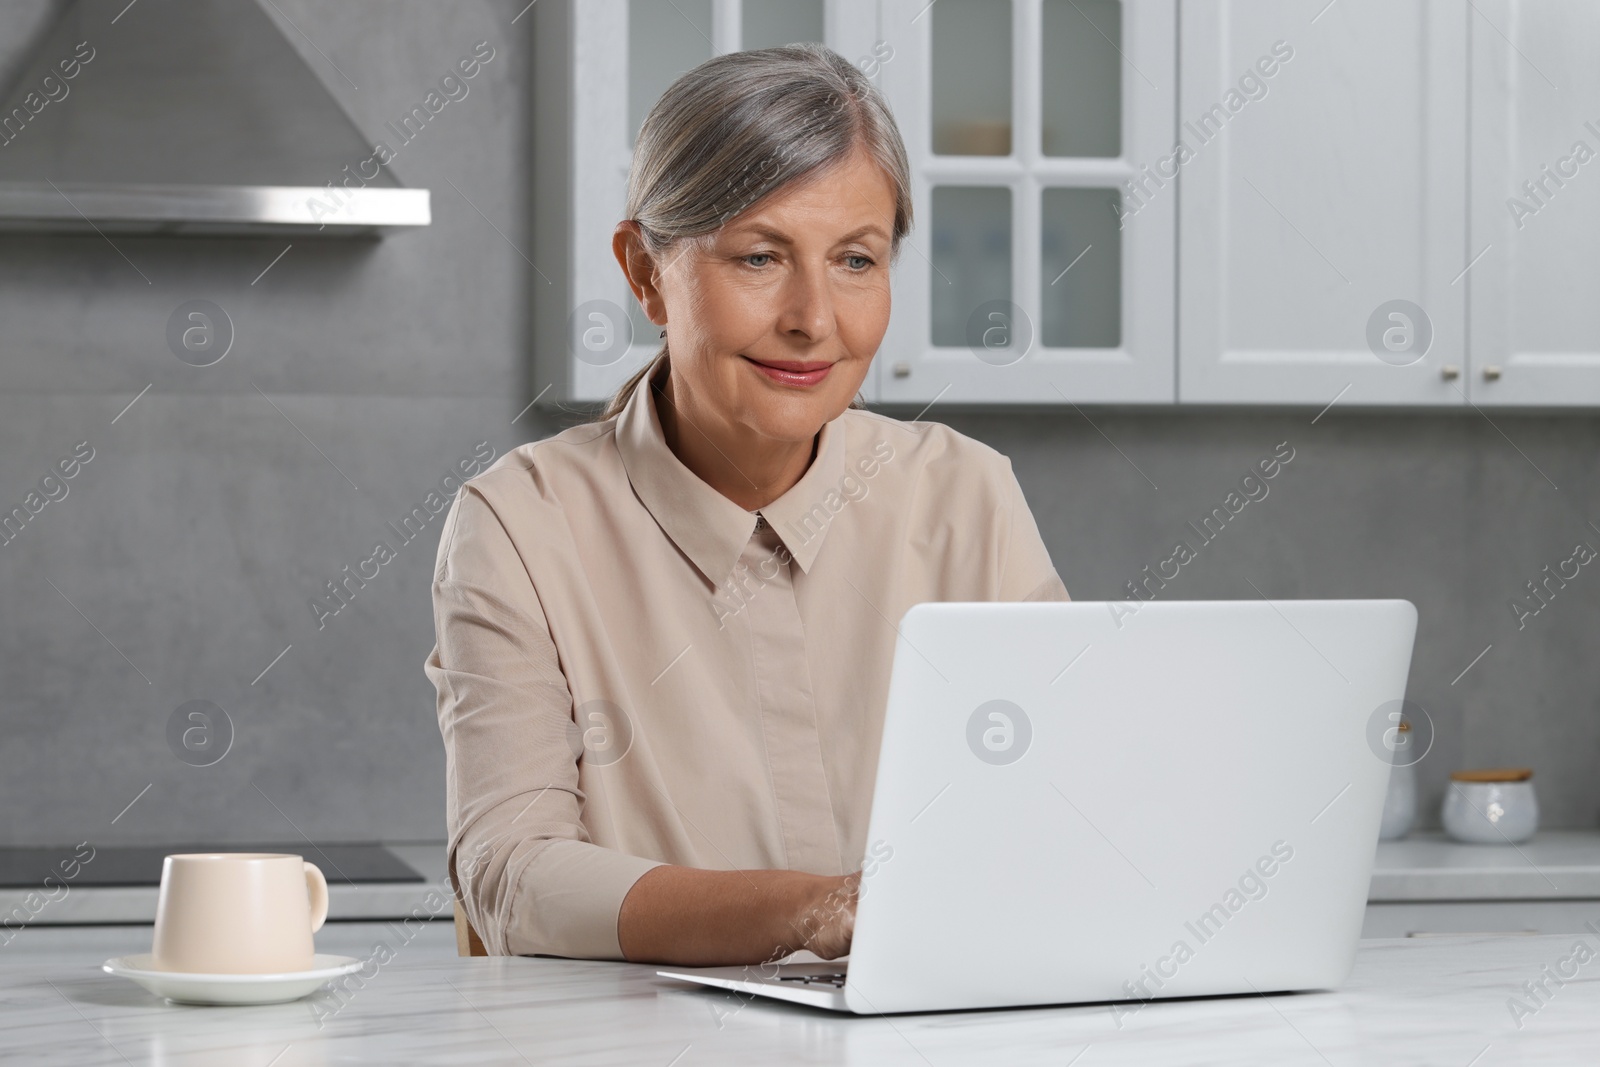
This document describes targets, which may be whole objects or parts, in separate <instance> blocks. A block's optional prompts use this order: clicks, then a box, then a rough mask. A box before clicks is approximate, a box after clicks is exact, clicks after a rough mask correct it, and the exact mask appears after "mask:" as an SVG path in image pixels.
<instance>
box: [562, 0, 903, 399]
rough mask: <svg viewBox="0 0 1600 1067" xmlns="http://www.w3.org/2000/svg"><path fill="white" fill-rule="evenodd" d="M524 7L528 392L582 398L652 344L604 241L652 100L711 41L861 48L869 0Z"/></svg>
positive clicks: (872, 22)
mask: <svg viewBox="0 0 1600 1067" xmlns="http://www.w3.org/2000/svg"><path fill="white" fill-rule="evenodd" d="M532 15H533V17H534V19H535V25H534V45H535V49H536V52H535V64H534V68H535V73H534V97H535V99H534V126H535V129H534V144H535V158H534V168H533V169H534V189H535V195H534V197H533V203H534V209H533V210H534V221H533V229H534V241H533V256H532V259H531V263H532V265H533V267H534V297H533V338H534V355H533V364H534V393H535V399H536V400H538V401H539V402H540V403H542V404H546V405H551V404H558V403H562V402H582V403H592V402H596V401H601V400H605V399H607V398H608V397H610V396H611V394H612V393H613V392H615V391H616V389H617V388H618V386H620V385H621V384H622V383H623V382H624V381H625V380H626V379H627V378H628V376H629V375H631V374H632V373H633V372H634V371H636V370H638V369H639V367H640V366H642V365H643V364H644V363H645V362H646V361H647V360H648V359H649V358H650V357H651V356H653V355H654V354H655V352H656V350H657V348H658V347H659V344H660V337H659V332H658V330H659V328H658V327H654V326H652V325H651V324H650V323H649V321H648V320H646V319H645V318H644V316H643V315H642V313H640V312H639V310H638V301H636V300H635V299H634V297H633V294H632V292H631V291H630V290H629V289H628V284H627V281H626V280H625V279H624V278H623V275H622V270H621V268H620V267H619V266H618V264H617V261H616V258H615V256H613V254H612V252H611V235H612V232H613V230H614V229H615V228H616V225H617V223H618V222H620V221H621V220H622V219H623V217H624V213H625V206H626V199H627V180H628V167H629V164H630V162H631V161H632V157H633V141H634V138H635V137H636V136H637V134H638V128H639V123H640V121H641V120H642V119H643V116H644V113H645V112H646V111H647V110H648V108H649V106H650V104H652V103H653V102H654V101H655V99H656V98H657V97H658V96H660V94H661V92H662V91H663V90H665V89H666V87H667V86H668V85H669V84H671V82H672V81H673V80H674V79H675V78H677V76H678V75H680V74H682V73H683V72H684V71H686V70H689V69H690V68H691V67H693V66H695V65H696V64H698V63H700V62H703V61H704V60H706V59H709V58H711V57H712V56H713V55H721V54H723V53H726V52H733V51H738V50H739V49H741V48H759V47H765V46H768V45H773V44H784V43H788V42H789V41H792V40H797V39H798V40H808V39H815V37H816V36H817V34H818V31H819V30H820V35H821V39H822V40H823V41H824V42H825V43H826V44H828V45H829V46H830V47H832V48H834V49H835V50H837V51H838V52H839V53H840V54H842V55H844V56H847V57H849V58H851V59H856V58H858V57H861V58H867V59H870V58H871V57H872V56H873V51H872V48H873V44H874V43H875V42H876V41H877V40H878V38H877V36H876V29H877V22H878V10H877V0H581V2H575V0H546V2H545V3H540V4H537V5H535V6H534V7H533V9H532ZM873 386H874V383H873V381H872V380H870V379H869V381H868V382H867V383H866V386H865V388H864V389H863V390H862V391H863V393H864V395H865V396H866V398H867V399H868V400H871V399H873V398H874V397H873V392H872V390H873Z"/></svg>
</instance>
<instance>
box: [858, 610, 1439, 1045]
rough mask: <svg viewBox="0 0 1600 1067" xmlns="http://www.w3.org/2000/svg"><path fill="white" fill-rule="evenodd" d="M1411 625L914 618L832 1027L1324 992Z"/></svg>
mask: <svg viewBox="0 0 1600 1067" xmlns="http://www.w3.org/2000/svg"><path fill="white" fill-rule="evenodd" d="M1416 619H1417V613H1416V608H1415V607H1414V606H1413V605H1412V604H1411V603H1410V602H1408V601H1405V600H1298V601H1295V600H1287V601H1270V602H1269V601H1265V600H1256V601H1171V602H1159V601H1155V602H1147V603H1135V602H1060V603H950V602H946V603H927V604H919V605H917V606H915V607H913V608H911V609H910V610H909V611H908V612H907V613H906V614H905V616H904V617H903V619H902V621H901V624H900V628H899V631H900V638H899V641H898V644H897V646H896V649H895V657H894V665H893V668H892V671H891V677H890V685H889V698H888V707H887V709H886V713H885V720H884V731H883V740H882V747H881V750H880V755H879V766H878V777H877V781H876V786H875V793H874V798H873V808H872V815H871V821H870V828H869V831H868V837H867V841H868V848H867V856H866V859H865V863H864V867H863V869H864V871H865V874H864V877H863V885H862V895H861V899H860V902H859V904H858V907H857V912H856V925H855V934H854V940H853V944H852V946H851V953H850V961H849V978H848V981H847V982H846V985H845V999H846V1002H847V1004H848V1007H849V1009H850V1010H852V1011H857V1012H871V1013H876V1012H892V1011H921V1010H936V1009H942V1008H979V1007H1000V1006H1014V1005H1022V1004H1044V1003H1064V1002H1083V1001H1104V1000H1125V999H1129V998H1135V999H1138V1000H1142V999H1145V998H1149V997H1169V996H1190V995H1200V994H1215V993H1250V992H1254V991H1261V992H1267V991H1272V990H1289V989H1318V988H1333V987H1335V986H1337V985H1339V984H1340V983H1341V982H1342V981H1343V980H1344V979H1345V977H1346V976H1347V975H1348V973H1349V971H1350V968H1351V966H1352V965H1353V962H1354V955H1355V949H1356V943H1357V940H1358V939H1359V937H1360V929H1361V922H1362V916H1363V911H1364V908H1365V905H1366V897H1367V885H1368V881H1369V879H1370V876H1371V869H1372V862H1373V855H1374V851H1375V848H1376V844H1377V836H1378V827H1379V822H1380V818H1381V813H1382V807H1383V798H1384V792H1385V789H1386V786H1387V782H1388V774H1389V768H1390V762H1389V757H1388V755H1387V749H1385V748H1384V747H1383V740H1382V739H1383V736H1384V731H1385V730H1386V729H1391V728H1392V727H1393V726H1395V725H1397V723H1398V721H1399V709H1400V706H1401V701H1402V699H1403V697H1404V695H1405V686H1406V676H1407V673H1408V670H1409V666H1410V660H1411V650H1412V642H1413V638H1414V636H1415V632H1416ZM1137 1007H1138V1005H1137V1004H1134V1005H1130V1006H1129V1007H1128V1008H1127V1009H1126V1010H1127V1011H1134V1010H1137ZM1118 1010H1122V1009H1121V1008H1120V1007H1119V1009H1118Z"/></svg>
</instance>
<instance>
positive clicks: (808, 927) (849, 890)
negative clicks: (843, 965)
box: [791, 871, 861, 960]
mask: <svg viewBox="0 0 1600 1067" xmlns="http://www.w3.org/2000/svg"><path fill="white" fill-rule="evenodd" d="M817 882H818V885H817V886H816V887H815V889H814V890H813V892H812V893H811V894H810V896H809V899H807V900H806V901H805V902H804V905H803V907H802V908H801V910H800V913H799V914H798V915H797V916H795V918H794V919H793V920H791V921H792V923H793V924H794V927H795V929H796V931H797V933H798V935H799V940H798V944H799V947H800V948H803V949H807V950H808V951H810V952H814V953H816V954H817V955H818V956H820V957H822V958H823V959H825V960H832V959H838V958H839V957H840V956H843V955H845V954H846V953H848V952H849V951H850V941H851V938H852V936H853V935H854V934H855V929H856V902H857V900H859V899H860V895H861V872H860V871H855V872H853V873H851V874H843V875H835V876H818V878H817Z"/></svg>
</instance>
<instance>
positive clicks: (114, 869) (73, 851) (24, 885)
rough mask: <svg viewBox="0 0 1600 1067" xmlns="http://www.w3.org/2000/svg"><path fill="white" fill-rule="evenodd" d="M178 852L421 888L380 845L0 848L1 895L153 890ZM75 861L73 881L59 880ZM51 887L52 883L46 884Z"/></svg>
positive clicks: (335, 881)
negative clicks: (278, 861) (255, 859)
mask: <svg viewBox="0 0 1600 1067" xmlns="http://www.w3.org/2000/svg"><path fill="white" fill-rule="evenodd" d="M180 852H288V853H291V854H293V855H296V856H302V857H304V858H305V859H307V860H309V861H310V862H312V863H315V864H316V865H317V866H318V867H320V868H322V873H323V875H324V876H325V877H326V878H327V879H328V884H329V885H345V884H348V883H350V882H354V883H356V884H369V885H370V884H373V883H383V882H388V883H395V882H421V881H424V879H423V877H422V875H421V874H419V873H417V872H416V871H415V870H413V869H412V868H411V867H410V866H409V865H408V864H407V863H406V862H405V861H404V860H402V859H401V858H400V857H399V856H396V855H395V854H394V853H393V852H390V851H389V850H388V849H387V848H385V847H383V846H382V845H375V844H355V845H309V844H307V843H305V842H304V841H302V842H300V843H298V844H275V845H216V844H210V845H97V846H95V847H94V854H93V857H92V858H89V859H88V862H87V863H85V862H84V859H85V858H88V857H89V851H88V849H87V848H85V849H79V848H78V847H77V846H74V845H62V846H59V847H53V848H40V847H36V846H29V847H26V848H19V847H11V846H0V889H34V888H38V887H40V886H42V885H43V884H44V880H45V878H46V877H47V876H49V875H52V874H54V875H55V876H56V879H57V880H58V881H67V882H68V884H70V885H72V886H74V887H82V886H157V885H160V884H161V861H162V859H163V858H165V857H166V856H169V855H173V854H176V853H180ZM74 858H77V862H78V870H77V874H76V876H74V877H73V878H71V879H67V878H65V877H64V874H63V867H62V864H63V863H66V864H67V866H66V868H65V869H66V870H68V871H70V870H71V869H72V864H71V861H72V860H73V859H74ZM51 884H52V885H54V883H51Z"/></svg>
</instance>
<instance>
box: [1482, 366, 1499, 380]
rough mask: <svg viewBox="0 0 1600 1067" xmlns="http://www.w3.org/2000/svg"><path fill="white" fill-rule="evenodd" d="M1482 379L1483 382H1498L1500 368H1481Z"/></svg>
mask: <svg viewBox="0 0 1600 1067" xmlns="http://www.w3.org/2000/svg"><path fill="white" fill-rule="evenodd" d="M1483 377H1484V380H1485V381H1490V382H1493V381H1498V380H1499V378H1500V368H1499V367H1485V368H1483Z"/></svg>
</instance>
